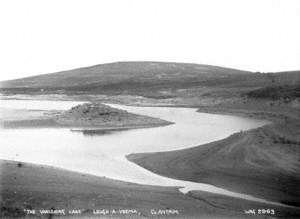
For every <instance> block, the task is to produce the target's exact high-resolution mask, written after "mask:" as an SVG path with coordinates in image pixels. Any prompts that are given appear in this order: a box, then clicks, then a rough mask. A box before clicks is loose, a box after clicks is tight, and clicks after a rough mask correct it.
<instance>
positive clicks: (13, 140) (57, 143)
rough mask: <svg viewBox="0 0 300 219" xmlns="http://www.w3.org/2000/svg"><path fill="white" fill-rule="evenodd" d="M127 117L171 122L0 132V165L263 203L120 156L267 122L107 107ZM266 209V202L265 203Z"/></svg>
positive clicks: (11, 105) (32, 105) (42, 104)
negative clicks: (88, 130)
mask: <svg viewBox="0 0 300 219" xmlns="http://www.w3.org/2000/svg"><path fill="white" fill-rule="evenodd" d="M0 102H1V104H0V107H1V108H6V109H34V110H47V109H49V110H55V109H57V110H63V109H69V108H70V107H72V106H74V105H77V104H79V102H71V101H37V100H35V101H33V100H1V101H0ZM109 105H111V106H113V107H116V108H120V109H124V110H127V111H129V112H132V113H136V114H142V115H147V116H152V117H158V118H161V119H164V120H168V121H171V122H174V123H175V124H173V125H169V126H165V127H155V128H145V129H133V130H124V131H119V132H110V133H108V134H105V133H102V134H100V135H95V134H93V135H88V134H83V133H82V132H74V131H71V130H70V129H68V128H36V129H35V128H33V129H32V128H30V129H2V130H1V131H0V143H1V146H0V159H7V160H15V161H23V162H30V163H35V164H44V165H50V166H55V167H60V168H64V169H68V170H73V171H77V172H82V173H88V174H93V175H97V176H105V177H108V178H112V179H118V180H122V181H128V182H134V183H140V184H147V185H159V186H176V187H180V189H179V190H180V191H181V192H183V193H186V192H188V191H191V190H202V191H208V192H214V193H219V194H224V195H229V196H233V197H240V198H243V199H248V200H255V201H260V202H267V201H265V200H262V199H258V198H255V197H252V196H249V195H245V194H239V193H235V192H231V191H227V190H224V189H222V188H217V187H214V186H212V185H208V184H202V183H194V182H188V181H182V180H175V179H171V178H167V177H163V176H159V175H157V174H154V173H152V172H150V171H148V170H146V169H144V168H142V167H140V166H138V165H136V164H134V163H132V162H129V161H128V160H127V159H126V158H125V156H126V155H128V154H131V153H141V152H157V151H170V150H177V149H183V148H188V147H193V146H197V145H201V144H204V143H208V142H211V141H215V140H219V139H222V138H225V137H227V136H229V135H230V134H232V133H235V132H238V131H241V130H248V129H252V128H257V127H260V126H263V125H265V124H267V123H268V122H267V121H261V120H254V119H248V118H242V117H236V116H227V115H214V114H207V113H198V112H196V109H190V108H171V107H169V108H168V107H132V106H123V105H115V104H109ZM268 203H271V202H268Z"/></svg>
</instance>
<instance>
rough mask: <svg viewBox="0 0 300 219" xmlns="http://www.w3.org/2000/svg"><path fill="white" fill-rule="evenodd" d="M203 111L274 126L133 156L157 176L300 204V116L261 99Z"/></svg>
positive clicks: (286, 108)
mask: <svg viewBox="0 0 300 219" xmlns="http://www.w3.org/2000/svg"><path fill="white" fill-rule="evenodd" d="M198 108H199V111H200V112H208V113H219V114H231V115H239V116H245V117H252V118H257V119H264V120H269V121H271V122H272V124H270V125H267V126H264V127H261V128H258V129H254V130H249V131H245V132H240V133H236V134H233V135H231V136H230V137H228V138H226V139H223V140H220V141H216V142H212V143H209V144H205V145H199V146H196V145H195V147H193V148H189V149H184V150H178V151H172V152H161V153H144V154H132V155H129V156H127V158H128V159H129V160H131V161H133V162H135V163H136V164H139V165H140V166H142V167H144V168H146V169H149V170H150V171H153V172H155V173H157V174H160V175H163V176H167V177H171V178H176V179H181V180H189V181H194V182H203V183H208V184H212V185H215V186H218V187H222V188H226V189H228V190H232V191H236V192H241V193H246V194H252V195H254V196H257V197H260V198H264V199H268V200H273V201H277V202H282V203H285V204H290V205H294V206H300V198H299V197H300V187H299V185H300V175H299V171H300V165H299V160H300V150H299V149H300V147H299V145H300V139H299V136H300V123H299V113H298V112H297V110H295V109H293V108H291V107H290V108H289V107H287V106H285V107H284V106H278V107H277V106H274V105H272V106H271V105H269V106H268V103H266V102H264V101H261V102H258V101H249V102H247V103H243V102H241V101H240V102H236V103H234V102H232V103H228V104H225V103H223V104H220V105H215V106H198Z"/></svg>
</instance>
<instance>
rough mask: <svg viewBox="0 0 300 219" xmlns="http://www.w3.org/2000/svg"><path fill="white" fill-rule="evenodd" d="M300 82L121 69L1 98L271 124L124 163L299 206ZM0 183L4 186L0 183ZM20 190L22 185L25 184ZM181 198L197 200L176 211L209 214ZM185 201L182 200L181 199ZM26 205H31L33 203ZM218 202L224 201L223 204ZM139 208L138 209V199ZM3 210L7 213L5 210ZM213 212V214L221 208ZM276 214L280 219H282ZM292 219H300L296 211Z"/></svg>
mask: <svg viewBox="0 0 300 219" xmlns="http://www.w3.org/2000/svg"><path fill="white" fill-rule="evenodd" d="M299 77H300V71H293V72H279V73H260V72H255V73H254V72H247V71H240V70H235V69H229V68H222V67H216V66H208V65H197V64H185V63H160V62H119V63H110V64H104V65H97V66H91V67H88V68H81V69H75V70H70V71H64V72H59V73H54V74H47V75H40V76H35V77H29V78H24V79H18V80H12V81H4V82H1V85H0V86H1V89H0V91H1V93H2V95H3V97H5V98H9V97H13V96H11V95H24V94H26V95H30V97H31V98H47V99H51V98H52V99H65V100H83V101H94V102H112V103H123V104H131V105H140V106H177V107H181V106H182V107H193V108H197V109H198V110H199V112H208V113H218V114H232V115H238V116H246V117H252V118H257V119H265V120H269V121H271V122H272V124H270V125H267V126H264V127H261V128H258V129H254V130H249V131H245V132H241V133H236V134H233V135H232V136H230V137H228V138H226V139H223V140H220V141H217V142H212V143H209V144H206V145H195V147H193V148H189V149H185V150H179V151H172V152H160V153H146V154H132V155H129V156H128V159H130V160H131V161H133V162H135V163H137V164H139V165H141V166H142V167H145V168H147V169H149V170H151V171H153V172H155V173H158V174H160V175H164V176H168V177H172V178H177V179H183V180H189V181H195V182H205V183H208V184H212V185H216V186H219V187H223V188H227V189H229V190H232V191H238V192H243V193H247V194H252V195H255V196H257V197H261V198H265V199H269V200H273V201H278V202H282V203H285V204H289V205H293V206H300V198H299V197H300V186H299V185H300V174H299V172H300V137H299V136H300V129H299V127H300V79H299ZM65 121H66V120H65ZM10 165H12V164H10ZM11 168H13V167H11ZM30 168H31V167H30ZM32 168H33V167H32ZM2 172H3V171H2ZM15 174H17V173H15ZM21 176H22V177H23V178H24V179H26V180H28V181H27V183H28V184H29V182H30V180H32V178H26V176H25V175H22V174H21ZM22 177H21V178H22ZM1 179H2V177H1ZM55 179H58V178H55ZM1 181H2V184H3V182H4V181H3V180H1ZM18 182H21V184H22V180H20V181H18ZM7 184H8V183H6V184H5V185H7ZM18 186H19V187H20V185H18ZM16 187H17V186H16ZM20 188H21V187H20ZM28 188H29V187H28ZM49 189H52V188H49ZM29 190H30V189H29ZM3 191H7V192H8V193H6V197H9V198H8V199H9V200H10V201H11V202H10V204H11V205H10V206H13V203H14V202H16V203H19V202H17V201H16V200H19V197H15V196H12V194H14V193H13V192H11V191H12V190H9V189H4V190H2V192H3ZM9 191H10V192H9ZM118 194H120V193H118ZM160 195H161V194H160ZM10 196H11V197H10ZM186 196H188V200H194V201H191V202H190V203H188V204H186V205H185V204H182V203H180V205H181V204H182V206H183V207H184V208H186V209H192V208H193V206H194V205H197V206H198V204H199V201H201V203H202V204H203V202H205V203H210V206H211V207H213V206H214V204H212V203H215V200H214V201H212V202H211V201H207V199H209V198H216V197H215V196H213V195H212V194H205V193H201V192H191V193H189V194H188V195H186ZM186 196H184V195H182V194H180V197H185V198H187V197H186ZM23 197H26V196H23ZM27 198H28V197H26V200H30V202H32V203H36V202H35V198H33V199H27ZM147 198H148V197H147ZM156 198H157V199H156ZM160 198H161V197H154V196H153V199H152V201H153V203H155V205H159V204H162V203H163V201H161V202H159V203H157V201H156V202H155V201H154V200H161V199H160ZM190 198H192V199H190ZM172 199H173V201H174V202H175V201H176V200H177V196H176V197H175V196H172ZM216 199H217V200H218V201H220V200H223V198H221V197H217V198H216ZM225 199H226V198H225ZM2 200H3V199H2ZM5 200H7V199H5ZM20 200H22V199H20ZM39 200H40V199H39ZM66 200H69V199H66ZM138 200H139V203H143V202H142V201H143V198H142V200H141V199H138ZM162 200H163V199H162ZM203 200H204V201H203ZM23 201H25V198H24V199H23ZM77 201H80V199H77ZM4 203H5V206H7V202H4ZM61 203H63V201H62V202H61ZM128 203H129V202H127V203H126V204H125V202H124V205H123V206H130V205H129V204H128ZM192 203H193V204H192ZM225 203H226V204H225ZM229 203H232V202H228V201H227V200H226V201H224V203H223V204H222V207H221V209H223V210H224V209H226V210H225V211H227V210H228V208H229V209H232V208H234V206H239V205H238V204H232V205H230V206H228V205H229ZM234 203H236V201H235V202H234ZM106 204H108V205H112V202H110V201H107V202H106ZM147 204H149V202H147ZM225 205H226V206H227V207H224V206H225ZM132 206H133V205H132ZM149 206H150V205H149ZM174 206H176V205H174ZM177 206H179V204H178V205H177ZM188 206H190V207H188ZM216 206H219V205H218V204H216ZM164 207H166V206H164ZM172 207H173V206H172ZM247 208H248V207H247ZM213 209H214V210H215V212H216V214H217V212H218V210H217V209H218V207H215V208H213ZM214 210H212V211H210V210H209V211H207V209H205V210H204V209H202V210H201V212H203V214H206V213H207V215H208V214H209V212H214ZM188 211H189V212H192V213H193V212H195V211H194V210H188ZM228 212H229V211H228ZM277 212H279V213H278V214H276V216H278V217H280V216H284V217H287V214H286V212H285V211H283V210H282V211H281V210H279V211H277ZM280 212H281V213H282V212H285V213H284V214H285V215H281V213H280ZM290 212H292V211H290ZM192 213H191V214H192ZM198 213H199V212H198ZM221 214H223V212H222V213H221ZM292 214H294V216H295V217H297V215H298V216H299V214H298V213H297V210H295V212H293V213H292ZM224 215H227V214H224ZM228 216H229V217H231V216H232V215H230V214H229V215H228ZM244 216H245V215H244ZM290 216H291V217H292V215H290ZM237 217H240V215H237Z"/></svg>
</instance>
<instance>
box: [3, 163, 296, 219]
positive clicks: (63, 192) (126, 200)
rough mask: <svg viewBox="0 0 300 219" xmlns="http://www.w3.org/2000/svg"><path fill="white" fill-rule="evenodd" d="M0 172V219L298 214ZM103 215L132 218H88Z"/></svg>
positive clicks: (38, 169)
mask: <svg viewBox="0 0 300 219" xmlns="http://www.w3.org/2000/svg"><path fill="white" fill-rule="evenodd" d="M0 169H1V171H0V177H1V180H0V195H1V201H0V209H1V210H0V217H5V216H6V217H8V218H11V217H13V216H14V217H24V216H26V212H24V209H31V210H32V209H34V210H36V215H34V216H40V212H39V210H41V209H45V210H50V209H53V210H55V209H56V210H61V209H64V210H65V213H66V215H68V210H80V212H81V214H80V215H78V216H81V217H84V216H85V217H94V218H103V217H104V218H105V217H109V218H120V217H122V218H123V217H125V218H149V217H151V218H152V217H155V216H161V217H163V218H164V217H166V218H174V217H178V218H189V217H192V218H199V217H203V218H249V217H251V215H250V216H249V215H247V214H245V213H244V210H245V209H251V208H257V209H258V208H270V209H275V215H276V216H295V215H297V214H299V211H296V210H295V209H289V208H283V207H277V206H271V205H265V204H261V203H255V202H251V201H245V200H240V199H236V198H230V197H226V196H220V195H215V194H208V193H205V192H204V193H202V192H199V193H195V194H190V195H183V194H182V193H180V192H179V191H178V190H177V189H176V188H170V187H159V186H146V185H138V184H133V183H127V182H122V181H116V180H111V179H107V178H105V177H96V176H92V175H87V174H81V173H75V172H71V171H66V170H63V169H57V168H52V167H48V166H42V165H34V164H29V163H20V162H14V161H5V160H0ZM229 203H235V205H234V206H232V205H231V204H229ZM103 209H107V210H112V209H115V210H116V211H118V210H119V209H123V210H126V209H127V210H136V212H137V213H130V214H114V215H112V214H107V215H103V214H93V212H94V211H95V210H99V211H100V210H103ZM159 209H161V210H162V211H167V210H175V212H176V211H177V212H178V214H177V213H175V214H170V215H165V214H162V215H154V214H153V210H154V211H155V212H158V210H159ZM151 212H152V213H151ZM31 216H32V215H31ZM45 216H46V217H49V218H51V215H44V217H45ZM52 216H53V215H52ZM69 216H70V217H71V218H73V217H74V215H73V216H72V215H69ZM262 218H263V217H262Z"/></svg>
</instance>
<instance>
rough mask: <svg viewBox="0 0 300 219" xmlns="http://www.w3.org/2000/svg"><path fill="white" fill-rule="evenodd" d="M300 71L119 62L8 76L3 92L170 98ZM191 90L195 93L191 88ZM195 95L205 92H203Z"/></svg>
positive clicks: (237, 91) (292, 82)
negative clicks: (48, 72)
mask: <svg viewBox="0 0 300 219" xmlns="http://www.w3.org/2000/svg"><path fill="white" fill-rule="evenodd" d="M299 75H300V72H299V71H294V72H281V73H268V74H262V73H253V72H248V71H241V70H236V69H231V68H224V67H218V66H210V65H199V64H187V63H166V62H116V63H108V64H101V65H95V66H90V67H85V68H79V69H73V70H69V71H62V72H57V73H52V74H43V75H37V76H33V77H27V78H21V79H16V80H9V81H2V82H0V92H1V93H5V94H24V93H25V94H66V95H83V94H84V95H85V94H91V95H93V94H103V95H122V94H126V95H127V94H128V95H140V96H144V97H151V98H170V97H177V96H178V91H181V90H182V89H187V90H188V91H189V90H192V89H198V88H203V87H205V88H208V90H209V92H210V93H212V94H213V93H214V92H215V90H216V88H217V89H218V92H219V93H222V94H223V95H226V94H227V95H228V96H231V95H233V94H234V95H242V94H247V92H248V91H252V90H255V89H260V88H264V87H266V86H269V87H273V86H293V88H294V87H296V89H298V88H299ZM297 86H298V87H297ZM220 89H221V91H220ZM232 89H233V90H232ZM192 92H193V91H192ZM188 93H189V95H190V92H188ZM193 95H194V96H199V94H198V93H196V94H193ZM250 95H251V94H250ZM179 96H180V95H179ZM256 96H259V95H256Z"/></svg>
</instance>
